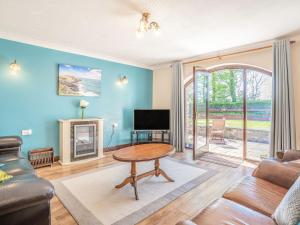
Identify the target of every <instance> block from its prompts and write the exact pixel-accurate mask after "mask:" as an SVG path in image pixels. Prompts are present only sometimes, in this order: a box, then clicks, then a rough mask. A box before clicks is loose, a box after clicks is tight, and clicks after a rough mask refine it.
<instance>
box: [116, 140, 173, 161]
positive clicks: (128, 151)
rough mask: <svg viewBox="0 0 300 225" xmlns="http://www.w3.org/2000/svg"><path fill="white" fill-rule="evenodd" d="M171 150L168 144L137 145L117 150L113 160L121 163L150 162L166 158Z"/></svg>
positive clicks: (171, 147)
mask: <svg viewBox="0 0 300 225" xmlns="http://www.w3.org/2000/svg"><path fill="white" fill-rule="evenodd" d="M172 150H173V146H172V145H169V144H139V145H133V146H130V147H126V148H122V149H120V150H118V151H117V152H115V153H114V154H113V158H114V159H115V160H118V161H122V162H141V161H150V160H154V159H159V158H162V157H165V156H168V155H169V153H170V152H171V151H172Z"/></svg>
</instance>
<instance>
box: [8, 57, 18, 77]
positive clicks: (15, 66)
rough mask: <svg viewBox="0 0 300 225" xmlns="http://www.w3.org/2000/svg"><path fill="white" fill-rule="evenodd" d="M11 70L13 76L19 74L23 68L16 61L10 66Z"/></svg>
mask: <svg viewBox="0 0 300 225" xmlns="http://www.w3.org/2000/svg"><path fill="white" fill-rule="evenodd" d="M9 69H10V72H11V73H12V74H17V73H18V72H19V71H20V70H21V67H20V65H19V64H18V63H17V60H14V61H13V62H12V63H11V64H10V65H9Z"/></svg>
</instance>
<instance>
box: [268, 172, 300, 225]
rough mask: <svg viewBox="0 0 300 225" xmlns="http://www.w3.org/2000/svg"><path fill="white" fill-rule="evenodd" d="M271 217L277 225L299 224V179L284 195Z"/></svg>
mask: <svg viewBox="0 0 300 225" xmlns="http://www.w3.org/2000/svg"><path fill="white" fill-rule="evenodd" d="M272 217H273V218H274V219H275V221H276V222H277V224H278V225H296V224H298V223H299V222H300V177H299V178H298V179H297V180H296V181H295V183H294V184H293V186H292V187H291V188H290V189H289V191H288V192H287V193H286V195H285V196H284V198H283V199H282V201H281V202H280V204H279V206H278V207H277V209H276V210H275V212H274V214H273V215H272Z"/></svg>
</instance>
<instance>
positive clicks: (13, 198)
mask: <svg viewBox="0 0 300 225" xmlns="http://www.w3.org/2000/svg"><path fill="white" fill-rule="evenodd" d="M53 195H54V189H53V186H52V184H51V183H50V182H48V181H46V180H44V179H41V178H38V177H36V176H34V175H21V176H16V177H14V178H12V179H11V180H9V181H7V182H5V183H4V184H2V185H1V186H0V216H1V215H5V214H8V213H12V212H15V211H18V210H22V209H24V208H28V207H32V206H35V205H38V204H41V203H44V202H49V201H50V199H51V198H52V197H53Z"/></svg>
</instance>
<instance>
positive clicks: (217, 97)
mask: <svg viewBox="0 0 300 225" xmlns="http://www.w3.org/2000/svg"><path fill="white" fill-rule="evenodd" d="M209 78H210V79H209V98H208V99H209V100H208V101H209V102H208V118H209V151H210V152H213V153H217V154H221V155H226V156H230V157H237V158H243V154H244V153H243V148H244V147H243V140H244V116H245V115H244V75H243V70H242V69H222V70H217V71H214V72H212V73H211V74H210V76H209Z"/></svg>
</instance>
